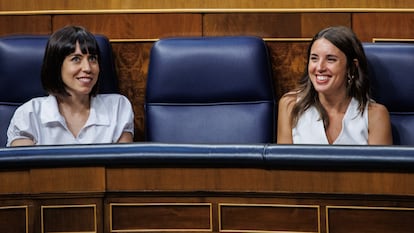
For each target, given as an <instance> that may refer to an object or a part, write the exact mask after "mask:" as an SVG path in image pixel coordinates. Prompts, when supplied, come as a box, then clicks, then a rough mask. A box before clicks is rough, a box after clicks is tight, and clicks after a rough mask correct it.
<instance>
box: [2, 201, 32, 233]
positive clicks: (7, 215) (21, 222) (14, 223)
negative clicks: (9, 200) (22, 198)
mask: <svg viewBox="0 0 414 233" xmlns="http://www.w3.org/2000/svg"><path fill="white" fill-rule="evenodd" d="M27 215H28V211H27V206H7V207H0V232H7V233H22V232H27V230H28V227H29V226H28V219H27V217H28V216H27Z"/></svg>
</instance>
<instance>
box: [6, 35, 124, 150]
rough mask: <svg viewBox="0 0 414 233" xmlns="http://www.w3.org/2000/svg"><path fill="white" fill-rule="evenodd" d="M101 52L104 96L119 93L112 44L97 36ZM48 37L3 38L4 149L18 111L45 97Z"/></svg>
mask: <svg viewBox="0 0 414 233" xmlns="http://www.w3.org/2000/svg"><path fill="white" fill-rule="evenodd" d="M95 37H96V39H97V41H98V44H99V49H100V50H101V56H102V59H101V61H100V62H101V63H102V66H101V67H102V69H103V70H101V71H100V75H99V92H100V93H118V92H119V89H118V79H117V77H116V71H115V65H114V61H113V55H112V47H111V44H110V43H109V40H108V39H107V38H106V37H105V36H103V35H96V36H95ZM48 38H49V36H46V35H12V36H4V37H0V147H4V146H5V145H6V141H7V133H6V132H7V128H8V125H9V122H10V119H11V117H12V115H13V113H14V111H15V109H16V108H17V107H18V106H20V105H21V104H22V103H24V102H26V101H28V100H30V99H31V98H34V97H39V96H45V95H47V93H45V91H44V90H43V88H42V83H41V79H40V72H41V67H42V62H43V56H44V52H45V48H46V43H47V40H48Z"/></svg>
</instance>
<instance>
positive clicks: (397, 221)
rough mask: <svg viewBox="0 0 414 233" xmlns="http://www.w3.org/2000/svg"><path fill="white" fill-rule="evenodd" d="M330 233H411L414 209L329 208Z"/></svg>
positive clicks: (328, 227)
mask: <svg viewBox="0 0 414 233" xmlns="http://www.w3.org/2000/svg"><path fill="white" fill-rule="evenodd" d="M327 215H328V225H327V232H329V233H349V232H364V233H388V232H393V233H409V232H410V233H411V232H413V229H414V224H413V219H414V209H408V208H406V209H404V208H375V207H371V208H370V207H366V208H363V207H327Z"/></svg>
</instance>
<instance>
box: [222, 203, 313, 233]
mask: <svg viewBox="0 0 414 233" xmlns="http://www.w3.org/2000/svg"><path fill="white" fill-rule="evenodd" d="M219 215H220V217H219V220H220V232H264V231H266V232H308V233H318V232H320V225H319V219H320V211H319V206H309V205H276V204H219Z"/></svg>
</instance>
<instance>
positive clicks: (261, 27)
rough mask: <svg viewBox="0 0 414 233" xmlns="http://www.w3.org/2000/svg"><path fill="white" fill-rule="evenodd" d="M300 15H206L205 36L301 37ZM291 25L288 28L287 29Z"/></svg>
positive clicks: (204, 21) (204, 22) (204, 23)
mask: <svg viewBox="0 0 414 233" xmlns="http://www.w3.org/2000/svg"><path fill="white" fill-rule="evenodd" d="M300 22H301V18H300V14H297V13H291V14H273V13H269V14H266V13H265V14H257V13H254V14H248V13H245V14H243V13H241V14H236V13H223V14H206V15H205V16H204V19H203V25H204V26H203V32H204V35H205V36H218V35H229V36H231V35H251V36H260V37H300V34H301V33H300ZM287 25H289V26H288V27H286V26H287Z"/></svg>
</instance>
